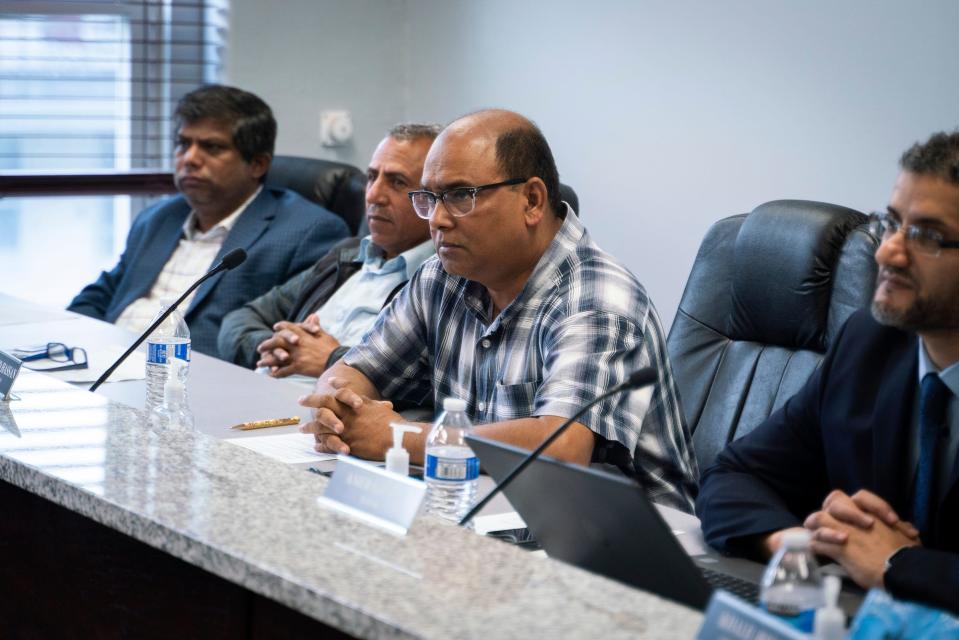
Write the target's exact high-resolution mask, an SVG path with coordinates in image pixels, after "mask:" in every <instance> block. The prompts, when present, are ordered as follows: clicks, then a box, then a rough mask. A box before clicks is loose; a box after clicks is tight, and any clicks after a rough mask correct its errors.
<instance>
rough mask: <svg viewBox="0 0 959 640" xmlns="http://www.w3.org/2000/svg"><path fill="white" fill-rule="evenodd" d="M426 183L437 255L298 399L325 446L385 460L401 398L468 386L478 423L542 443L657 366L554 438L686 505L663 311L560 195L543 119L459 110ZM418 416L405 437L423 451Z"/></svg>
mask: <svg viewBox="0 0 959 640" xmlns="http://www.w3.org/2000/svg"><path fill="white" fill-rule="evenodd" d="M423 185H424V189H423V190H419V191H413V192H411V193H410V198H411V200H412V201H413V206H414V208H415V210H416V212H417V214H419V215H420V216H421V217H423V218H426V219H428V220H429V224H430V233H431V235H432V238H433V243H434V245H435V247H436V253H437V257H436V258H433V259H431V260H428V261H427V262H426V263H424V264H423V266H422V267H421V268H420V269H419V270H418V271H417V273H416V274H415V275H414V276H413V278H412V279H411V280H410V283H409V285H408V286H407V287H406V288H405V289H404V290H403V291H401V292H400V293H399V294H398V295H397V297H396V298H395V299H394V300H393V302H392V303H391V304H390V305H389V306H388V307H387V308H386V309H384V311H383V312H382V313H381V314H380V316H379V318H378V319H377V321H376V323H375V325H374V326H373V328H372V329H371V330H370V331H369V333H367V334H366V336H365V337H364V339H363V340H362V341H361V343H360V344H359V345H357V346H355V347H354V348H353V349H351V350H350V351H349V352H348V353H347V354H346V355H345V356H344V357H343V359H342V360H341V361H340V362H339V363H337V364H336V365H334V366H333V367H332V368H330V369H329V370H327V372H326V373H325V374H324V375H323V376H322V377H321V378H320V379H319V381H318V382H317V388H316V392H315V393H314V394H312V395H310V396H306V397H305V398H303V399H302V400H301V403H302V404H304V405H305V406H308V407H312V408H313V409H314V412H313V413H314V415H313V421H311V422H310V423H308V424H306V425H304V426H303V428H302V430H303V431H305V432H309V433H313V434H315V435H316V440H317V445H316V447H317V450H320V451H327V452H338V453H350V454H352V455H356V456H360V457H364V458H369V459H382V458H383V456H384V454H385V452H386V449H388V448H389V447H390V446H391V436H390V429H389V428H388V425H389V423H390V422H391V421H398V420H399V421H402V420H403V418H402V417H401V416H400V415H399V414H398V413H396V412H395V411H393V405H392V401H398V402H399V401H402V402H404V403H409V402H413V403H416V402H423V401H425V400H427V399H430V398H431V399H432V400H433V401H434V403H435V404H437V405H439V404H440V403H441V402H442V399H443V398H446V397H457V398H461V399H463V400H465V401H466V403H467V411H468V413H469V415H470V418H471V419H472V420H473V422H474V424H477V425H478V426H477V428H476V431H477V433H479V434H480V435H483V436H486V437H490V438H495V439H498V440H501V441H504V442H509V443H512V444H515V445H517V446H521V447H526V448H529V449H532V448H534V447H536V446H537V445H538V444H539V443H540V442H541V441H542V440H544V439H545V438H546V436H547V435H549V434H550V433H551V432H552V431H553V430H554V429H555V428H556V427H558V426H559V425H560V424H561V423H563V422H564V421H565V420H566V419H568V418H570V417H571V416H573V415H574V414H575V413H576V411H577V410H578V409H579V408H580V407H581V406H582V405H584V404H586V403H587V402H589V401H590V400H592V399H593V398H595V397H596V396H598V395H600V394H601V393H603V392H605V391H607V390H609V389H611V388H612V387H614V386H616V385H618V384H620V383H621V382H623V381H624V380H625V379H626V378H627V377H628V376H629V374H630V373H632V372H633V371H635V370H636V369H639V368H641V367H647V366H652V367H655V368H656V369H657V371H658V373H659V377H658V383H657V384H656V385H654V386H653V387H650V388H646V389H642V390H639V391H635V392H633V393H622V394H619V395H618V396H614V397H612V398H609V399H608V400H606V401H604V402H601V403H599V404H598V405H596V406H595V407H593V409H592V410H590V411H589V412H588V413H586V414H585V415H584V416H582V417H581V418H580V419H579V421H578V422H576V423H574V424H573V425H572V426H571V427H570V428H569V429H567V430H566V431H565V432H564V433H563V435H562V436H561V437H560V438H558V439H557V440H556V441H555V442H554V443H553V444H552V445H551V446H550V448H549V449H547V451H546V453H547V454H548V455H551V456H554V457H556V458H560V459H563V460H567V461H570V462H575V463H580V464H588V463H590V462H591V461H593V462H597V461H603V462H610V463H614V464H616V465H617V466H618V467H620V468H621V469H622V470H623V471H624V472H626V473H628V474H629V475H631V476H635V477H636V478H637V479H638V481H639V482H640V483H641V484H642V485H643V486H644V488H645V489H646V492H647V494H648V495H649V497H650V498H651V499H652V500H655V501H656V502H659V503H661V504H666V505H669V506H672V507H675V508H678V509H682V510H684V511H691V510H692V499H693V497H694V495H695V492H696V479H697V477H698V472H697V468H696V462H695V459H694V457H693V453H692V446H691V438H690V435H689V430H688V429H687V427H686V424H685V421H684V419H683V414H682V410H681V408H680V405H679V398H678V395H677V392H676V387H675V384H674V383H673V379H672V371H671V369H670V366H669V363H668V360H667V356H666V350H665V341H664V338H663V332H662V327H661V326H660V322H659V319H658V317H657V315H656V311H655V309H654V308H653V306H652V303H651V302H650V300H649V298H648V297H647V295H646V292H645V290H644V289H643V287H642V285H640V284H639V282H638V281H637V280H636V278H635V276H633V275H632V274H631V273H630V272H629V271H628V270H627V269H626V268H625V267H624V266H622V265H621V264H619V263H618V262H617V261H615V260H614V259H613V258H611V257H610V256H609V255H607V254H605V253H603V252H602V251H601V250H600V249H599V248H598V247H597V246H596V244H595V243H594V242H593V241H592V239H591V238H590V237H589V234H588V233H587V232H586V230H585V229H584V228H583V226H582V224H581V223H580V222H579V220H578V218H577V217H576V215H575V214H574V213H572V212H571V210H570V209H569V208H568V207H567V205H566V204H565V203H563V202H561V201H560V200H559V174H558V172H557V170H556V165H555V162H554V161H553V156H552V153H551V151H550V149H549V145H548V144H547V142H546V140H545V138H543V135H542V133H540V131H539V130H538V129H537V128H536V126H535V125H534V124H533V123H532V122H530V121H529V120H527V119H526V118H523V117H522V116H520V115H518V114H515V113H511V112H507V111H499V110H490V111H483V112H479V113H476V114H472V115H469V116H466V117H464V118H461V119H459V120H457V121H455V122H454V123H452V124H451V125H449V126H448V127H447V128H446V129H445V130H444V131H443V133H441V134H440V136H439V137H438V138H437V139H436V141H435V142H434V144H433V146H432V147H431V149H430V152H429V155H428V156H427V159H426V165H425V168H424V171H423ZM424 427H425V428H424V430H423V433H422V434H419V435H416V434H407V436H406V439H405V444H406V447H407V449H408V450H409V451H410V456H411V459H412V461H413V462H419V463H422V460H423V457H424V444H425V439H426V434H427V433H428V431H429V425H424Z"/></svg>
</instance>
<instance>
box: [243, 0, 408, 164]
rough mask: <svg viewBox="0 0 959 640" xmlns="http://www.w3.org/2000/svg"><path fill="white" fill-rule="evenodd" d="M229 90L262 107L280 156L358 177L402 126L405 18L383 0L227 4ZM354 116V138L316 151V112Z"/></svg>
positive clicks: (397, 5)
mask: <svg viewBox="0 0 959 640" xmlns="http://www.w3.org/2000/svg"><path fill="white" fill-rule="evenodd" d="M230 14H231V19H230V22H231V24H230V45H229V46H230V49H229V52H228V54H227V69H226V76H227V78H228V82H229V83H230V84H234V85H236V86H239V87H241V88H243V89H247V90H249V91H252V92H253V93H256V94H257V95H259V96H260V97H261V98H263V99H264V100H266V102H267V103H268V104H269V105H270V107H271V108H272V109H273V111H274V115H275V116H276V119H277V122H278V124H279V132H278V135H277V145H276V150H277V153H278V154H289V155H305V156H311V157H316V158H325V159H328V160H339V161H342V162H349V163H351V164H354V165H357V166H358V167H360V168H362V169H365V168H366V163H367V162H368V161H369V156H370V153H371V152H372V150H373V148H374V147H375V146H376V144H377V143H378V142H379V141H380V139H381V138H382V137H383V134H384V133H385V132H386V131H387V130H388V129H389V128H390V127H391V126H392V125H393V124H395V123H396V122H398V121H399V120H402V119H403V118H404V115H403V114H404V113H405V109H406V104H407V92H408V79H409V74H408V71H407V70H408V68H409V62H408V59H407V56H408V49H409V47H408V45H407V42H408V38H407V32H406V25H407V15H406V6H405V3H403V2H394V1H390V0H339V1H338V0H277V1H276V2H267V1H266V0H231V12H230ZM326 109H347V110H349V111H351V112H352V115H353V119H354V123H355V128H356V135H355V138H354V142H353V144H351V145H349V146H347V147H343V148H333V149H331V148H324V147H322V146H320V137H319V131H320V111H322V110H326Z"/></svg>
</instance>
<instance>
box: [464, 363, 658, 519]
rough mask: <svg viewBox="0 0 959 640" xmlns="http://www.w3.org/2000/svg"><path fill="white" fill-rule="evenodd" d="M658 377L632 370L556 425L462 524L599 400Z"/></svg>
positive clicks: (651, 371)
mask: <svg viewBox="0 0 959 640" xmlns="http://www.w3.org/2000/svg"><path fill="white" fill-rule="evenodd" d="M656 378H657V374H656V369H655V368H653V367H644V368H642V369H637V370H636V371H634V372H632V373H631V374H630V375H629V377H628V378H626V381H625V382H623V383H622V384H618V385H616V386H615V387H613V388H612V389H610V390H609V391H607V392H606V393H604V394H602V395H600V396H597V397H596V398H594V399H593V400H592V401H590V402H589V403H587V404H585V405H583V407H582V408H581V409H580V410H579V411H577V412H576V413H575V414H574V415H573V417H572V418H570V419H569V420H567V421H566V422H564V423H563V424H561V425H559V426H558V427H556V430H555V431H553V433H551V434H549V437H548V438H546V439H545V440H543V442H542V443H541V444H540V445H539V446H538V447H536V449H534V450H533V451H532V452H530V454H529V455H528V456H526V457H525V458H524V459H523V461H522V462H520V463H519V464H518V465H516V468H515V469H513V470H512V471H510V472H509V473H508V474H506V477H505V478H503V479H502V481H500V483H499V484H497V485H496V486H495V487H493V490H492V491H490V492H489V493H488V494H486V497H485V498H483V499H482V500H480V501H479V502H478V503H476V506H475V507H473V508H472V509H470V510H469V512H468V513H467V514H466V515H465V516H463V518H462V519H461V520H460V525H464V524H466V523H467V522H469V521H470V520H471V519H472V518H473V516H475V515H476V514H477V513H479V510H480V509H482V508H483V507H485V506H486V505H487V503H488V502H489V501H490V500H492V499H493V498H494V497H495V496H496V495H498V494H499V493H500V492H501V491H503V489H505V488H506V487H508V486H509V485H510V483H511V482H513V480H514V479H516V476H518V475H519V474H521V473H522V472H523V469H525V468H526V467H528V466H529V465H530V464H532V462H533V461H534V460H536V458H538V457H539V456H540V455H541V454H542V453H543V451H545V450H546V448H547V447H548V446H549V445H551V444H552V443H553V441H554V440H556V438H558V437H560V435H562V433H563V432H564V431H566V429H568V428H569V425H571V424H573V423H574V422H576V420H577V419H578V418H579V417H580V416H581V415H583V414H584V413H586V412H587V411H589V410H590V409H591V408H592V407H593V405H595V404H597V403H599V402H602V401H603V400H605V399H606V398H608V397H610V396H614V395H616V394H617V393H622V392H623V391H629V390H632V389H638V388H639V387H645V386H647V385H650V384H653V383H654V382H656Z"/></svg>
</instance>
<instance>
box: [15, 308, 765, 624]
mask: <svg viewBox="0 0 959 640" xmlns="http://www.w3.org/2000/svg"><path fill="white" fill-rule="evenodd" d="M134 338H135V336H134V335H132V334H129V333H128V332H125V331H123V330H120V329H118V328H117V327H114V326H113V325H110V324H107V323H103V322H100V321H97V320H92V319H90V318H86V317H82V316H78V315H76V314H72V313H69V312H66V311H60V310H51V309H49V308H45V307H42V306H38V305H33V304H31V303H28V302H25V301H23V300H20V299H17V298H12V297H10V296H6V295H3V294H0V349H3V350H5V351H6V350H9V349H11V348H14V347H18V346H23V345H29V344H38V343H40V344H42V343H46V342H63V343H65V344H67V345H68V346H82V347H84V348H85V349H86V350H87V351H88V353H89V355H90V362H91V369H92V370H94V372H96V373H99V372H100V371H102V370H104V369H105V368H106V365H107V364H108V363H109V359H112V357H113V355H114V354H115V353H116V352H117V350H118V349H122V347H123V346H125V345H127V344H129V343H130V342H132V341H133V339H134ZM141 351H142V347H141ZM138 357H139V358H140V362H142V355H141V356H138ZM121 377H122V376H121ZM131 377H133V376H131ZM88 387H89V383H85V384H84V383H80V384H70V383H68V382H64V381H62V380H59V379H57V378H56V377H54V375H50V374H45V373H37V372H33V371H28V370H23V371H22V372H21V374H20V376H19V378H18V379H17V381H16V383H15V385H14V388H13V392H14V394H16V396H17V398H16V399H13V400H10V401H0V427H2V428H0V494H2V497H0V504H2V505H3V507H4V517H3V518H0V522H2V524H0V554H2V557H3V562H2V563H0V565H2V567H3V568H2V569H0V575H2V576H3V580H4V584H5V594H4V598H2V599H0V625H3V629H2V630H0V635H3V636H4V637H17V636H20V635H22V636H31V637H34V636H57V637H89V636H97V637H100V636H110V637H113V636H132V637H172V636H179V637H183V636H186V637H221V636H228V635H229V636H243V637H247V636H248V637H300V636H305V635H307V634H310V635H315V634H316V633H321V634H323V637H361V638H449V637H466V638H472V637H485V638H491V637H495V638H511V637H523V638H529V637H548V636H552V637H602V638H620V637H622V638H626V637H629V638H689V637H693V636H694V635H695V633H696V631H697V630H698V628H699V626H700V624H701V623H702V615H701V613H700V612H698V611H694V610H692V609H689V608H687V607H685V606H682V605H680V604H677V603H674V602H672V601H668V600H665V599H662V598H660V597H658V596H656V595H653V594H650V593H646V592H643V591H640V590H637V589H634V588H631V587H629V586H626V585H624V584H621V583H619V582H616V581H613V580H609V579H606V578H604V577H602V576H598V575H594V574H591V573H589V572H586V571H583V570H581V569H578V568H576V567H573V566H570V565H568V564H565V563H562V562H559V561H556V560H553V559H550V558H545V557H540V556H539V554H533V553H529V552H527V551H524V550H522V549H519V548H517V547H515V546H512V545H509V544H506V543H503V542H501V541H498V540H495V539H492V538H488V537H484V536H480V535H477V534H476V533H474V532H472V531H470V530H468V529H464V528H460V527H456V526H454V525H450V524H447V523H445V522H443V521H441V520H440V519H438V518H435V517H432V516H429V515H421V516H419V517H418V518H417V520H416V521H415V522H414V524H413V526H412V528H411V529H410V531H409V532H408V533H407V534H406V535H405V536H398V535H396V534H393V533H389V532H387V531H385V530H381V529H379V528H375V527H371V526H369V525H367V524H365V523H363V522H360V521H357V520H354V519H350V518H348V517H347V516H345V515H342V514H340V513H338V512H335V511H333V510H329V509H326V508H324V507H322V506H320V505H319V504H318V501H317V498H318V497H320V496H321V495H322V494H323V492H324V489H325V487H326V485H327V483H328V482H329V480H328V479H327V478H326V477H323V476H322V475H319V474H316V473H309V472H308V471H307V470H305V469H304V468H303V467H309V466H313V467H320V468H330V467H329V465H331V464H332V462H317V463H315V464H312V463H307V464H284V463H282V462H278V461H276V460H273V459H271V458H269V457H266V456H264V455H261V454H259V453H256V452H254V451H251V450H248V449H246V448H244V447H240V446H237V445H236V444H235V443H233V442H228V441H227V439H230V438H236V437H255V436H258V435H263V433H264V431H263V430H261V431H253V432H240V433H238V432H236V431H235V430H231V429H230V426H232V425H235V424H238V423H241V422H246V421H250V420H260V419H268V418H278V417H287V416H294V415H300V416H303V417H304V418H305V417H306V413H305V411H304V409H303V408H302V407H300V406H299V405H298V404H297V399H298V398H299V397H300V396H302V395H303V394H304V393H308V392H309V387H308V386H305V385H303V384H299V383H295V382H291V381H286V380H276V379H272V378H269V377H267V376H263V375H259V374H257V373H254V372H252V371H248V370H245V369H242V368H240V367H236V366H234V365H231V364H229V363H226V362H222V361H220V360H217V359H215V358H211V357H208V356H205V355H203V354H200V353H196V352H194V354H193V359H192V362H191V371H190V376H189V380H188V385H187V387H188V392H189V398H190V405H191V408H192V410H193V413H194V415H195V419H196V429H194V430H176V429H162V428H158V427H156V426H155V425H153V424H151V421H150V417H149V415H148V414H147V413H146V412H144V410H143V404H144V395H145V394H144V381H143V380H142V379H128V380H120V381H116V382H108V383H106V384H104V385H103V386H102V387H101V388H100V389H99V390H98V391H97V392H96V393H90V392H89V391H87V390H86V389H87V388H88ZM265 431H267V432H269V433H271V434H274V433H275V434H280V433H293V432H295V431H296V427H283V428H275V429H268V430H265ZM324 465H326V467H324ZM487 483H488V481H487ZM499 504H501V505H502V504H506V503H505V502H504V501H501V502H500V503H499ZM507 508H508V504H507ZM663 513H664V516H665V517H666V519H667V521H668V522H669V524H670V525H671V526H672V527H673V529H674V530H675V532H676V533H677V534H678V536H679V538H680V541H681V542H682V543H683V545H684V547H685V548H686V549H687V551H688V552H690V553H691V554H694V555H709V554H711V553H712V552H711V551H709V550H708V549H707V548H706V547H705V545H704V544H703V542H702V536H701V534H700V532H699V527H698V522H697V521H696V519H695V518H694V517H692V516H689V515H687V514H683V513H680V512H677V511H673V510H669V509H663ZM740 562H741V563H742V567H743V571H744V572H745V575H750V576H752V577H756V576H757V575H758V573H759V571H760V570H761V567H760V566H759V565H756V564H754V563H749V562H747V561H740ZM727 564H728V562H727Z"/></svg>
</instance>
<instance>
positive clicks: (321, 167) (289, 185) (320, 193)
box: [266, 156, 366, 235]
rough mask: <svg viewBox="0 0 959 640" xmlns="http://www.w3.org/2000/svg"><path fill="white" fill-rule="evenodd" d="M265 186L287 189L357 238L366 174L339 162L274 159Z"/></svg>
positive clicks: (277, 157) (364, 201)
mask: <svg viewBox="0 0 959 640" xmlns="http://www.w3.org/2000/svg"><path fill="white" fill-rule="evenodd" d="M266 184H268V185H270V186H272V187H281V188H284V189H290V190H291V191H295V192H296V193H298V194H300V195H301V196H303V197H304V198H306V199H307V200H311V201H312V202H315V203H317V204H319V205H320V206H322V207H325V208H326V209H328V210H330V211H332V212H333V213H335V214H336V215H338V216H340V217H341V218H343V220H344V221H345V222H346V225H347V226H348V227H349V228H350V233H352V234H353V235H356V233H357V232H358V231H359V229H360V226H361V224H362V222H363V221H364V220H365V218H366V217H365V215H364V212H365V210H366V199H365V198H366V174H364V173H363V172H362V171H360V170H359V169H357V168H356V167H354V166H351V165H348V164H344V163H342V162H333V161H330V160H320V159H318V158H301V157H298V156H274V158H273V162H272V163H271V164H270V171H269V173H267V176H266Z"/></svg>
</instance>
